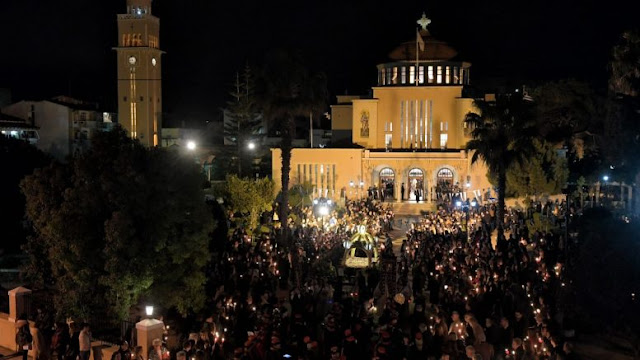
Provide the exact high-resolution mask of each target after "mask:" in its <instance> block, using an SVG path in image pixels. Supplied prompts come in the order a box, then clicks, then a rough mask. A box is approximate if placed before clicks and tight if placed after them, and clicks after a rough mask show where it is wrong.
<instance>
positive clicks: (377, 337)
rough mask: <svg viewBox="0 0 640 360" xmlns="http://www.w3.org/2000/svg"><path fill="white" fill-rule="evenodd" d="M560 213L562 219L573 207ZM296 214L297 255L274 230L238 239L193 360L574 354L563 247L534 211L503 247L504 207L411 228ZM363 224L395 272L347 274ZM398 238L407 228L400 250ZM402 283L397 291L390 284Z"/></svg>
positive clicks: (368, 207)
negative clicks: (564, 298)
mask: <svg viewBox="0 0 640 360" xmlns="http://www.w3.org/2000/svg"><path fill="white" fill-rule="evenodd" d="M548 208H549V207H548V205H547V206H543V207H542V209H536V208H534V211H540V212H542V211H547V212H548V211H549V210H548ZM554 209H556V210H554V211H555V215H556V216H557V217H558V218H561V217H562V214H560V213H559V212H560V211H563V209H564V207H562V206H556V207H554ZM293 212H294V214H295V215H296V216H294V218H296V219H298V221H297V222H294V221H291V222H290V223H289V226H290V228H291V230H292V231H291V235H292V245H291V246H293V248H294V249H295V251H292V252H289V251H285V250H284V246H283V245H282V244H278V243H277V242H276V241H275V234H273V233H272V234H263V235H259V236H253V237H251V236H249V235H248V234H246V233H245V232H244V231H243V230H242V229H236V231H235V232H234V234H233V235H232V237H231V241H230V243H229V246H228V247H227V248H226V249H225V251H224V252H223V254H222V256H223V257H224V258H225V260H226V261H224V262H218V263H217V266H216V268H215V269H214V272H213V274H214V278H216V279H219V280H220V283H219V287H218V290H217V293H216V295H215V299H216V306H215V310H214V311H215V313H214V315H213V316H211V317H210V318H208V319H207V320H206V321H205V323H204V324H203V327H202V329H200V330H201V332H200V333H199V334H198V335H195V334H192V335H191V339H190V340H187V341H186V342H185V344H184V346H183V348H184V349H183V351H185V352H186V354H187V357H190V356H191V354H193V357H194V358H196V359H198V358H200V357H202V358H203V359H223V358H233V359H238V360H240V359H249V360H254V359H255V360H257V359H281V358H293V359H313V360H315V359H346V360H351V359H398V360H400V359H476V360H479V359H483V360H489V359H517V360H520V359H572V358H575V354H574V353H573V351H572V343H571V341H569V340H567V339H566V335H569V336H570V335H571V332H570V331H567V330H568V329H570V328H571V321H570V319H568V318H567V316H564V312H563V311H561V310H559V306H558V304H557V298H558V296H557V295H558V293H560V292H562V291H563V289H565V287H566V285H567V284H565V283H564V281H565V280H564V279H563V269H564V266H565V265H564V263H563V262H564V259H563V251H562V249H563V246H564V241H563V240H562V238H561V236H558V235H555V234H552V233H540V232H530V231H529V230H528V226H527V225H528V223H529V219H530V218H531V216H530V215H531V214H528V213H526V212H519V211H515V210H513V211H509V212H508V214H507V216H506V225H505V230H506V231H505V233H506V236H504V237H501V238H498V239H496V238H495V232H494V231H493V230H495V228H496V221H495V213H496V212H495V208H494V207H493V206H492V205H488V206H477V207H475V208H472V209H466V210H461V209H458V210H456V209H453V208H450V209H440V210H439V211H437V212H434V213H429V214H426V215H424V216H423V217H422V218H421V219H420V220H419V221H416V222H413V223H410V224H409V226H406V225H407V223H406V220H405V222H404V223H403V220H398V221H396V219H395V218H394V215H393V211H392V210H391V208H390V207H388V206H387V205H386V204H384V203H380V202H378V201H374V200H368V199H364V200H356V201H350V202H347V203H346V204H345V206H344V208H343V209H342V210H334V211H332V212H331V213H330V214H329V215H328V216H324V217H323V218H322V219H320V218H319V217H315V216H314V209H313V207H309V208H305V209H296V210H293ZM360 225H365V227H366V228H367V231H368V232H370V233H371V234H372V235H373V236H375V238H376V239H377V243H376V246H377V247H378V250H379V252H380V253H381V254H382V255H381V259H383V260H382V261H385V262H386V263H392V264H394V265H393V266H394V268H393V269H391V270H389V269H382V266H372V267H369V268H367V269H357V270H356V269H348V268H347V269H345V268H344V267H343V266H342V265H343V264H344V262H343V260H344V255H345V250H346V249H345V248H344V244H345V240H346V239H348V238H350V237H351V236H352V235H353V234H354V233H355V232H356V231H357V228H358V227H359V226H360ZM394 228H395V229H396V231H395V233H396V234H397V232H398V230H397V229H404V230H406V234H404V235H405V238H404V240H402V244H401V245H400V246H399V249H398V246H396V249H395V251H394V247H393V245H392V243H391V238H390V236H389V233H390V231H392V230H393V229H394ZM467 230H468V231H467ZM492 234H494V235H493V239H492ZM390 276H392V277H393V279H394V281H395V283H396V284H395V286H393V287H391V289H393V292H390V291H389V289H390V287H388V286H384V287H383V286H381V283H382V282H383V281H388V279H389V277H390ZM383 279H386V280H383Z"/></svg>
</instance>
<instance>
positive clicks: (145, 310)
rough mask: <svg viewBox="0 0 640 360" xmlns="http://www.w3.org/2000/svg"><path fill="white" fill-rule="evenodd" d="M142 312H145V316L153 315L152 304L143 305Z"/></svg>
mask: <svg viewBox="0 0 640 360" xmlns="http://www.w3.org/2000/svg"><path fill="white" fill-rule="evenodd" d="M144 312H145V313H146V314H147V316H153V305H147V306H145V307H144Z"/></svg>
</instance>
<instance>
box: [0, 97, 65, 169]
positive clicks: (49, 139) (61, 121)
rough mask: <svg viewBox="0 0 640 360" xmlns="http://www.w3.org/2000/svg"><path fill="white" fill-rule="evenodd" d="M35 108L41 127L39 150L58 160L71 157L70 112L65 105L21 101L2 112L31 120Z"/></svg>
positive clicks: (37, 121)
mask: <svg viewBox="0 0 640 360" xmlns="http://www.w3.org/2000/svg"><path fill="white" fill-rule="evenodd" d="M32 105H33V106H34V112H35V125H36V126H37V127H39V129H38V134H39V135H40V139H39V140H38V143H37V145H36V146H37V147H38V149H40V150H42V151H44V152H46V153H49V154H50V155H52V156H53V157H54V158H56V159H58V160H64V159H65V158H66V157H67V156H68V155H69V147H70V143H69V132H70V119H71V117H70V116H71V115H70V110H69V108H68V107H66V106H64V105H59V104H55V103H52V102H49V101H20V102H18V103H15V104H12V105H9V106H7V107H5V108H3V109H2V112H4V113H6V114H8V115H12V116H16V117H19V118H22V119H25V120H27V119H29V113H30V112H31V106H32Z"/></svg>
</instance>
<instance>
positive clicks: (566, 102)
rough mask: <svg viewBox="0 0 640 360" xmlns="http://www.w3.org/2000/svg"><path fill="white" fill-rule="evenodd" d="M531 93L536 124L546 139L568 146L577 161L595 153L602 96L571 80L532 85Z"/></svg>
mask: <svg viewBox="0 0 640 360" xmlns="http://www.w3.org/2000/svg"><path fill="white" fill-rule="evenodd" d="M531 96H532V97H533V99H534V101H535V103H536V126H537V128H538V131H539V132H540V136H541V137H542V138H544V139H545V141H547V142H549V143H551V144H554V145H558V146H564V147H567V149H568V150H569V153H571V154H574V155H575V157H576V158H577V159H578V160H581V159H583V158H584V157H585V156H590V155H591V154H594V153H597V141H596V140H597V139H596V135H597V134H598V133H599V132H600V130H601V128H602V120H601V119H602V116H603V115H604V106H603V103H604V101H603V100H604V99H602V98H601V97H600V96H598V95H597V94H596V93H595V92H594V91H593V90H592V89H591V87H590V86H589V84H587V83H584V82H580V81H576V80H572V79H567V80H561V81H556V82H549V83H546V84H543V85H541V86H539V87H536V88H534V89H533V90H532V91H531Z"/></svg>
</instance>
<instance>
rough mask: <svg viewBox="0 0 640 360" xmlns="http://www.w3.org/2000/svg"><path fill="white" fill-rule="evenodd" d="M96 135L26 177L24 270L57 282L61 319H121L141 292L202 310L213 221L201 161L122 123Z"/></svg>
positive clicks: (179, 307)
mask: <svg viewBox="0 0 640 360" xmlns="http://www.w3.org/2000/svg"><path fill="white" fill-rule="evenodd" d="M92 143H93V146H92V148H91V149H90V150H89V151H87V152H85V153H83V154H81V155H79V156H77V157H74V158H72V159H71V160H70V161H69V163H68V164H57V163H54V164H52V165H50V166H49V167H47V168H44V169H41V170H38V171H36V172H35V173H34V174H33V175H31V176H29V177H27V178H26V179H25V180H24V181H23V182H22V185H21V187H22V191H23V192H24V194H25V196H26V200H27V202H26V214H27V217H28V219H29V220H30V221H31V223H32V225H33V229H34V232H35V235H34V236H33V237H32V238H31V239H29V241H28V243H27V246H26V247H25V249H26V250H27V252H28V254H29V255H30V258H31V262H30V264H29V268H28V274H30V275H31V277H32V279H34V280H35V281H36V282H37V283H40V285H41V286H53V287H54V289H55V290H57V291H56V292H55V296H54V303H55V305H56V309H57V310H58V312H59V313H58V316H59V317H61V318H64V317H66V316H72V317H75V318H79V319H89V320H90V319H95V318H97V317H107V318H110V319H122V318H125V317H126V316H127V315H128V311H129V309H130V307H131V306H133V305H135V304H136V303H137V302H138V301H139V299H140V298H141V297H142V296H148V297H149V298H150V299H152V300H151V301H153V303H154V304H156V305H160V306H163V307H167V308H168V307H175V308H177V310H178V311H179V312H181V313H183V314H186V313H187V312H188V311H189V310H192V309H193V310H197V309H199V308H200V307H202V306H203V304H204V300H205V299H204V291H203V285H204V283H205V275H204V267H205V265H206V263H207V261H208V260H209V255H208V254H209V253H208V252H207V251H206V249H208V238H209V233H210V232H211V231H212V230H213V226H214V225H213V220H212V218H211V216H210V215H209V211H208V209H207V208H206V205H205V203H204V194H203V191H202V188H201V185H202V177H201V174H199V171H198V169H197V166H196V165H195V164H193V162H192V161H189V159H188V157H186V156H183V155H184V154H181V153H179V152H176V151H171V150H167V149H159V148H156V149H146V148H144V147H143V146H141V145H140V144H139V143H138V142H137V141H134V140H131V139H129V138H128V137H127V135H126V133H125V132H124V131H123V130H121V129H117V130H114V131H112V132H106V133H101V134H99V135H98V136H97V137H96V138H94V139H93V141H92ZM203 249H204V251H203Z"/></svg>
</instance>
